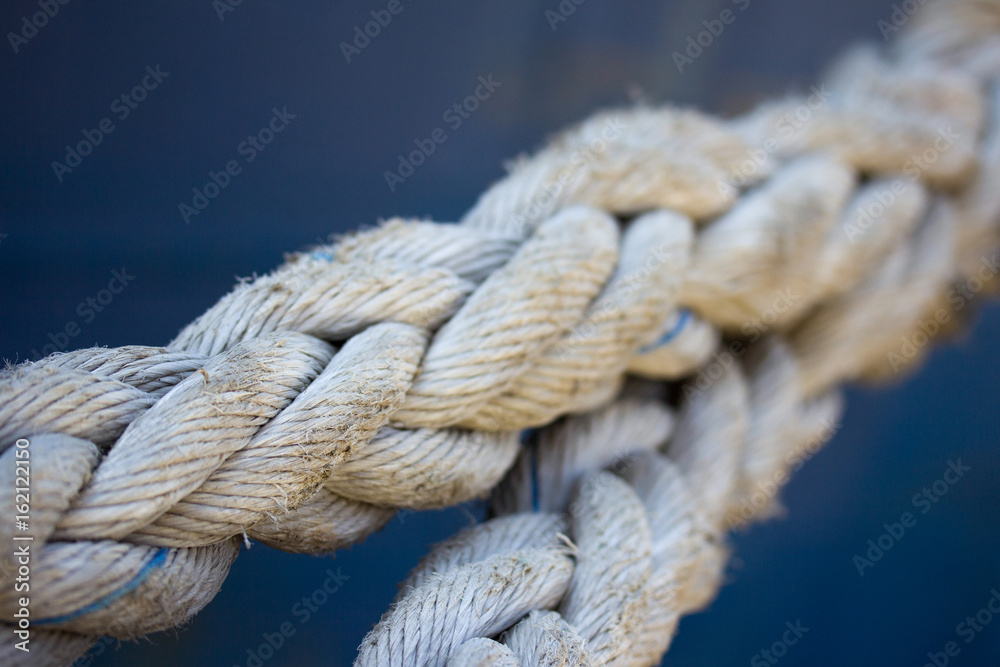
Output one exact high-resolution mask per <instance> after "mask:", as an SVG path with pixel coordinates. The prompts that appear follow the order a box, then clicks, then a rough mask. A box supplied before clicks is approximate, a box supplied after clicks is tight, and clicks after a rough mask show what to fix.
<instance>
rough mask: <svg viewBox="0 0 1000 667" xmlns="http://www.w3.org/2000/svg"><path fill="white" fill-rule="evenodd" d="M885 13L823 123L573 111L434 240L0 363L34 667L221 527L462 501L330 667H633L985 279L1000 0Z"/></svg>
mask: <svg viewBox="0 0 1000 667" xmlns="http://www.w3.org/2000/svg"><path fill="white" fill-rule="evenodd" d="M912 23H914V24H915V25H914V26H912V28H910V31H909V34H908V35H907V36H906V38H904V39H902V40H901V41H900V42H899V43H898V44H897V45H896V46H895V50H894V52H890V53H881V52H878V51H876V50H874V49H869V48H861V49H857V50H855V51H853V52H851V53H849V54H848V56H847V57H846V58H844V59H843V60H842V61H841V62H840V63H839V64H838V65H837V67H835V68H834V69H833V71H832V72H831V74H830V75H829V76H828V78H827V80H826V83H825V87H826V88H828V89H829V91H830V92H829V98H828V100H826V101H825V102H820V103H819V104H817V103H816V101H815V100H809V99H806V98H801V97H792V98H789V99H785V100H780V101H777V102H772V103H769V104H765V105H764V106H762V107H760V108H758V109H757V110H755V111H753V112H751V113H750V114H748V115H746V116H744V117H741V118H737V119H735V120H732V121H717V120H713V119H710V118H707V117H704V116H701V115H698V114H696V113H694V112H691V111H681V110H675V109H670V108H666V109H649V108H636V109H631V110H627V111H620V112H611V113H604V114H599V115H597V116H595V117H593V118H592V119H590V120H588V121H586V122H584V123H582V124H581V125H579V126H578V127H576V128H573V129H571V130H569V131H568V132H566V133H564V134H563V135H561V136H559V137H557V138H556V139H554V140H553V141H552V142H551V143H550V144H549V145H548V146H547V147H545V148H544V149H543V150H542V151H541V152H539V153H538V154H536V155H535V156H534V157H532V158H525V159H522V160H521V161H519V163H518V164H517V165H516V166H515V168H514V169H513V171H512V173H511V174H510V176H508V177H507V178H506V179H505V180H503V181H501V182H499V183H498V184H497V185H495V186H494V187H493V188H491V189H490V190H489V191H487V192H486V193H485V194H484V195H483V196H482V198H481V199H480V200H479V202H478V203H477V204H476V206H475V207H474V208H473V209H472V210H471V211H470V212H469V213H468V214H467V215H466V216H465V218H464V219H463V220H462V221H461V224H459V225H446V224H437V223H432V222H420V221H404V220H392V221H389V222H387V223H385V224H383V225H382V226H380V227H379V228H377V229H374V230H370V231H366V232H362V233H359V234H356V235H353V236H350V237H347V238H345V239H342V240H341V241H339V242H338V243H335V244H332V245H329V246H324V247H321V248H317V249H314V250H313V251H311V252H307V253H300V254H297V255H294V256H292V257H290V258H289V260H288V262H287V263H286V264H285V265H283V266H282V267H280V268H278V269H277V270H276V271H274V272H273V273H271V274H269V275H267V276H264V277H261V278H257V279H255V280H253V281H246V282H243V283H241V284H239V285H238V286H237V287H236V289H235V290H234V291H233V292H231V293H230V294H229V295H227V296H226V297H224V298H223V299H222V300H221V301H220V302H219V303H218V304H217V305H216V306H214V307H213V308H211V309H210V310H209V311H208V312H207V313H205V314H204V315H203V316H202V317H200V318H198V319H197V320H196V321H195V322H193V323H192V324H190V325H189V326H188V327H186V328H185V329H184V330H183V331H182V332H181V333H180V334H179V335H178V336H177V338H176V339H175V340H174V341H173V342H171V343H170V344H169V345H168V346H167V347H166V348H154V347H143V346H127V347H121V348H114V349H89V350H79V351H76V352H71V353H67V354H59V355H54V356H52V357H49V358H46V359H43V360H41V361H39V362H35V363H32V364H25V365H22V366H19V367H16V368H13V369H11V370H9V371H8V372H6V373H5V374H4V376H3V377H2V378H0V447H3V448H4V449H3V454H2V455H0V475H3V476H4V477H3V480H2V481H7V482H10V483H7V484H0V489H2V490H0V495H3V499H2V502H4V503H10V504H13V501H14V498H13V489H14V484H13V475H14V469H15V466H14V448H13V447H11V445H13V443H14V441H15V440H16V439H17V438H22V437H27V438H29V439H30V440H31V447H32V457H33V460H34V461H33V466H32V469H33V473H34V475H33V480H32V483H33V486H34V489H33V490H34V493H33V503H32V512H33V515H32V534H33V537H34V539H35V541H34V549H35V560H34V561H33V563H32V607H31V613H32V617H33V621H34V625H35V629H34V633H35V634H34V636H33V639H32V648H33V651H32V653H31V654H30V658H31V662H30V664H61V663H64V662H67V661H69V660H72V659H73V657H75V656H76V655H79V654H80V653H81V652H82V651H83V650H85V649H86V647H87V646H89V644H90V643H91V642H92V641H93V639H94V638H95V637H96V636H99V635H102V634H105V635H110V636H114V637H121V638H131V637H136V636H140V635H143V634H146V633H149V632H154V631H157V630H162V629H165V628H169V627H173V626H175V625H178V624H180V623H183V622H184V621H185V620H187V619H189V618H190V617H191V616H192V615H193V614H195V613H196V612H197V611H198V610H200V609H201V608H202V607H203V606H204V605H205V604H207V603H208V601H209V600H210V599H211V598H212V597H213V596H214V594H215V593H216V592H217V591H218V590H219V587H220V586H221V584H222V581H223V580H224V578H225V576H226V573H227V572H228V569H229V567H230V565H231V563H232V561H233V559H234V558H235V556H236V554H237V552H238V549H239V543H240V541H241V540H247V539H250V538H252V539H257V540H259V541H262V542H264V543H266V544H268V545H271V546H274V547H276V548H280V549H284V550H288V551H294V552H303V553H315V554H321V553H330V552H332V551H335V550H336V549H338V548H341V547H343V546H346V545H349V544H351V543H354V542H356V541H358V540H360V539H363V538H364V537H365V536H366V535H368V534H370V533H371V532H372V531H373V530H377V529H378V528H380V527H381V526H382V525H384V524H385V522H386V521H388V519H389V518H390V517H391V516H392V514H393V512H394V510H395V508H400V507H403V508H411V509H423V508H432V507H443V506H447V505H451V504H455V503H458V502H462V501H464V500H467V499H470V498H474V497H481V496H483V495H484V494H488V493H491V492H492V493H493V502H492V506H493V511H494V513H495V514H496V515H497V518H495V519H492V520H490V521H488V522H486V523H484V524H482V525H481V526H477V527H475V528H472V529H470V530H469V531H467V532H465V533H463V534H460V535H459V536H456V537H455V538H453V539H452V540H451V541H449V542H446V543H445V544H444V545H441V546H440V547H438V548H437V549H436V550H435V551H433V552H432V553H431V554H430V555H429V556H428V558H427V559H425V561H424V562H423V563H422V564H421V565H420V566H418V568H417V570H415V571H414V573H413V575H411V578H410V580H409V581H408V582H407V584H406V585H404V587H403V588H402V589H401V593H400V597H399V598H398V599H397V602H396V603H395V604H394V606H393V607H392V609H390V611H389V612H387V614H386V615H385V616H384V617H383V619H382V621H381V622H380V623H379V625H378V626H376V628H375V629H374V630H373V631H372V633H371V634H370V635H369V637H367V638H366V640H365V642H364V643H363V644H362V647H361V651H360V654H359V658H358V663H359V664H378V665H382V664H400V665H443V664H454V665H466V664H483V665H504V664H510V665H514V664H524V665H535V664H538V665H552V664H573V665H577V664H579V665H586V664H636V665H641V664H653V663H655V662H656V661H657V660H659V658H660V656H661V655H662V654H663V652H664V651H665V650H666V649H667V648H668V646H669V641H670V638H671V636H672V634H673V632H674V629H675V627H676V624H677V620H678V618H679V616H680V615H681V614H683V613H687V612H690V611H692V610H695V609H699V608H701V607H702V606H704V605H705V604H706V603H707V602H708V601H709V600H710V599H711V598H712V596H713V595H714V593H715V591H716V590H717V588H718V584H719V581H718V580H719V572H720V568H721V567H722V565H723V564H724V563H725V560H726V550H725V545H724V532H725V530H727V529H730V528H733V527H736V526H738V525H742V524H743V523H744V522H746V521H748V520H750V519H753V518H757V517H761V516H766V515H768V514H770V513H773V512H774V511H776V500H775V494H776V490H777V487H779V486H780V484H781V483H783V481H784V480H787V475H788V472H789V471H790V470H793V469H795V467H796V466H797V465H800V464H801V462H802V461H803V460H804V459H805V458H807V457H808V456H809V455H811V453H812V452H814V451H815V449H816V448H817V447H818V446H819V445H820V444H822V442H824V441H825V440H826V439H828V438H829V437H830V435H831V433H832V431H833V430H835V425H836V420H837V419H838V417H839V413H840V401H839V395H838V393H837V390H836V386H837V385H838V384H839V383H841V382H844V381H848V380H853V379H872V378H879V377H884V376H891V375H892V374H893V373H894V372H895V371H896V370H898V367H899V365H900V364H903V363H904V361H905V362H906V363H912V362H914V361H916V360H917V359H918V358H919V356H920V355H921V354H923V353H924V352H925V348H922V349H921V350H919V354H914V355H910V358H907V359H902V358H900V355H899V353H898V349H899V341H900V339H901V337H904V336H908V335H909V334H911V333H913V332H915V331H919V326H920V324H921V322H922V321H924V320H926V319H928V317H930V318H933V317H934V314H935V313H937V312H939V311H941V309H942V308H945V307H946V306H947V302H948V297H949V290H950V289H951V287H952V286H953V285H954V284H956V283H957V282H961V281H967V280H971V279H972V278H973V277H977V276H978V279H979V281H980V282H979V284H980V286H981V287H984V286H990V285H991V286H993V287H995V285H996V283H995V282H994V283H992V284H991V283H989V281H988V280H987V279H986V277H984V275H983V273H982V271H983V269H984V267H985V268H988V267H990V266H992V264H990V263H989V262H991V261H995V259H993V257H994V256H993V255H992V254H991V253H992V251H993V250H994V249H995V248H996V247H997V246H998V240H1000V239H998V225H997V223H998V219H1000V188H997V185H996V184H997V182H998V177H1000V111H998V109H1000V93H998V88H997V85H996V79H997V77H998V75H1000V58H998V57H996V55H997V54H998V53H1000V48H998V46H997V45H998V44H1000V3H998V2H997V1H996V0H990V1H983V0H950V1H941V2H938V3H937V4H932V5H929V6H927V7H925V8H924V9H923V10H922V11H921V13H920V15H919V16H917V17H914V19H913V20H912ZM803 108H807V109H809V111H810V113H809V118H808V120H806V121H804V122H801V123H799V124H797V125H795V126H794V130H793V131H791V132H790V133H789V132H788V131H787V129H788V119H789V118H795V114H796V113H799V112H800V111H801V109H803ZM761 154H763V156H764V158H763V159H759V160H756V161H749V160H748V156H759V155H761ZM929 156H933V159H931V157H929ZM748 164H749V165H750V166H749V167H748ZM954 319H956V318H952V320H954ZM765 334H767V335H765ZM628 376H639V377H642V378H645V380H642V381H640V380H636V379H631V380H629V379H627V377H628ZM664 380H666V381H671V382H672V385H671V387H672V389H671V392H670V394H671V395H674V396H679V397H680V398H679V401H678V400H676V399H672V398H671V399H670V400H667V399H668V398H670V396H668V395H665V394H664V385H663V384H662V383H657V382H653V381H664ZM681 380H683V382H680V381H681ZM675 405H676V407H675ZM563 415H571V416H569V417H566V418H564V419H562V420H560V421H558V422H556V423H555V424H554V425H551V426H549V424H552V422H553V421H555V420H557V419H558V418H559V417H561V416H563ZM536 427H545V428H542V429H541V430H539V431H538V432H537V433H536V434H535V435H534V436H532V437H531V438H529V441H528V442H527V444H526V445H525V446H524V447H521V446H520V445H519V443H518V434H519V432H520V431H522V430H524V429H530V428H536ZM607 468H610V472H609V471H606V470H605V469H607ZM768 484H771V485H772V486H773V487H774V491H767V492H765V491H762V489H768V488H770V487H768V486H767V485H768ZM759 497H763V502H757V499H758V498H759ZM562 513H565V517H564V516H563V515H562ZM566 517H568V518H566ZM12 531H13V526H8V525H2V526H0V538H4V539H8V540H9V539H10V538H11V537H12ZM15 573H16V567H15V565H14V563H13V562H12V561H11V560H0V584H2V587H0V609H2V610H3V613H4V615H5V618H7V619H10V618H11V617H12V614H13V612H14V610H15V609H16V608H17V606H16V605H17V599H16V595H15V594H14V586H13V585H12V582H13V577H14V576H15ZM42 628H44V630H43V629H42ZM3 632H4V634H5V637H4V643H3V645H2V648H0V655H2V656H3V658H4V662H5V664H28V663H26V662H25V660H26V654H23V653H22V652H19V651H15V650H14V649H13V648H12V646H13V641H14V639H13V634H12V633H13V628H12V627H10V626H7V625H5V626H4V627H3ZM497 640H500V641H497Z"/></svg>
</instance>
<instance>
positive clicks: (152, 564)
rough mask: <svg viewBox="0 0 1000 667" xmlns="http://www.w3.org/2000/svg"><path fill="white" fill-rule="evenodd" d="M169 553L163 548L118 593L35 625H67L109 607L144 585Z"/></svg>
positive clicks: (112, 593) (44, 619)
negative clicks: (67, 622) (68, 622)
mask: <svg viewBox="0 0 1000 667" xmlns="http://www.w3.org/2000/svg"><path fill="white" fill-rule="evenodd" d="M168 551H170V549H168V548H167V547H161V548H160V549H159V550H158V551H157V552H156V553H155V554H154V555H153V557H152V558H150V559H149V562H147V563H146V564H145V565H143V566H142V569H141V570H139V573H138V574H136V575H135V576H134V577H133V578H132V581H130V582H128V583H127V584H125V585H124V586H122V587H121V588H119V589H118V590H117V591H113V592H111V593H108V594H107V595H105V596H104V597H103V598H101V599H100V600H97V601H96V602H91V603H90V604H88V605H87V606H86V607H81V608H80V609H77V610H76V611H74V612H70V613H68V614H65V615H63V616H55V617H53V618H43V619H41V620H38V621H35V625H52V624H54V623H65V622H66V621H72V620H73V619H75V618H80V617H81V616H83V615H85V614H90V613H92V612H95V611H100V610H101V609H104V608H105V607H107V606H109V605H110V604H111V603H112V602H114V601H115V600H117V599H118V598H120V597H122V596H123V595H125V594H126V593H129V592H131V591H134V590H135V589H136V588H138V587H139V586H140V585H141V584H142V582H144V581H145V580H146V577H148V576H149V574H150V573H151V572H152V571H153V570H155V569H156V568H158V567H160V566H161V565H163V563H164V561H166V560H167V552H168Z"/></svg>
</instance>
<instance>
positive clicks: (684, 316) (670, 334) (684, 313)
mask: <svg viewBox="0 0 1000 667" xmlns="http://www.w3.org/2000/svg"><path fill="white" fill-rule="evenodd" d="M690 319H691V311H690V310H688V309H687V308H682V309H681V316H680V317H679V318H678V319H677V324H675V325H674V326H673V327H671V329H670V330H669V331H667V332H666V333H664V334H663V335H662V336H660V339H659V340H657V341H655V342H652V343H650V344H649V345H644V346H642V347H640V348H639V350H638V352H639V354H646V353H647V352H652V351H653V350H655V349H656V348H658V347H663V346H664V345H666V344H667V343H669V342H670V341H672V340H673V339H674V338H677V335H678V334H680V332H681V331H682V330H683V329H684V326H685V325H686V324H687V323H688V320H690Z"/></svg>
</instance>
